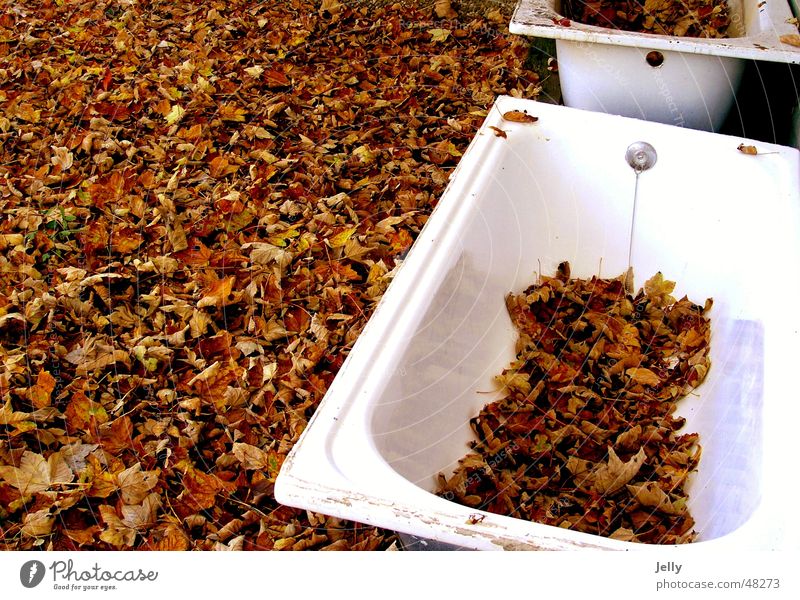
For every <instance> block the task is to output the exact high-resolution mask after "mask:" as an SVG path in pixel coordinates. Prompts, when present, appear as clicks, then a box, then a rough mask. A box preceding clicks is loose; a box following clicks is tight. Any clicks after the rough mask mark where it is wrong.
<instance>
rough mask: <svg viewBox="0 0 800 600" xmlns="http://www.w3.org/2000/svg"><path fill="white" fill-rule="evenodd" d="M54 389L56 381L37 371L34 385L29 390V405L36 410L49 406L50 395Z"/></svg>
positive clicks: (43, 372)
mask: <svg viewBox="0 0 800 600" xmlns="http://www.w3.org/2000/svg"><path fill="white" fill-rule="evenodd" d="M55 388H56V380H55V379H54V378H53V376H52V375H50V373H48V372H47V371H39V375H38V377H37V378H36V385H34V386H32V387H31V388H30V390H29V394H30V399H31V404H33V405H34V406H35V407H36V408H44V407H45V406H50V394H52V393H53V390H54V389H55Z"/></svg>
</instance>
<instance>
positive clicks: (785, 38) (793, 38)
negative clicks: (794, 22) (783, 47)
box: [778, 33, 800, 48]
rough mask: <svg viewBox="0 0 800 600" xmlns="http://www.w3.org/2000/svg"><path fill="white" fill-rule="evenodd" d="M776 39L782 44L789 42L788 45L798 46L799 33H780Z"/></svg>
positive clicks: (799, 44) (799, 43)
mask: <svg viewBox="0 0 800 600" xmlns="http://www.w3.org/2000/svg"><path fill="white" fill-rule="evenodd" d="M778 39H779V40H780V41H781V42H783V43H784V44H789V45H790V46H796V47H798V48H800V35H798V34H796V33H788V34H786V35H782V36H781V37H780V38H778Z"/></svg>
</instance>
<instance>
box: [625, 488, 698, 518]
mask: <svg viewBox="0 0 800 600" xmlns="http://www.w3.org/2000/svg"><path fill="white" fill-rule="evenodd" d="M627 488H628V491H629V492H630V493H631V494H632V495H633V497H634V498H635V499H636V501H637V502H638V503H639V504H641V505H642V506H647V507H649V508H654V509H656V510H658V511H660V512H663V513H665V514H668V515H682V514H684V513H685V512H686V503H685V502H684V501H682V500H680V501H674V502H673V500H672V499H671V498H670V497H669V496H668V495H667V494H666V492H664V490H662V489H661V488H660V487H659V486H658V484H657V483H655V482H654V481H648V482H647V483H641V484H638V485H630V484H629V485H628V486H627Z"/></svg>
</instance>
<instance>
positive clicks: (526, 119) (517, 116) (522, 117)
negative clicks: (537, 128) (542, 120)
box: [503, 110, 539, 123]
mask: <svg viewBox="0 0 800 600" xmlns="http://www.w3.org/2000/svg"><path fill="white" fill-rule="evenodd" d="M503 118H504V119H505V120H506V121H512V122H514V123H536V121H538V120H539V117H534V116H533V115H529V114H528V113H526V112H523V111H521V110H509V111H507V112H504V113H503Z"/></svg>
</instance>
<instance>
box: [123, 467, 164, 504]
mask: <svg viewBox="0 0 800 600" xmlns="http://www.w3.org/2000/svg"><path fill="white" fill-rule="evenodd" d="M159 473H160V471H158V470H156V471H142V464H141V463H136V464H135V465H133V466H132V467H128V468H127V469H125V470H124V471H121V472H119V473H117V474H116V475H115V476H114V478H115V479H116V483H117V486H118V487H119V490H120V493H121V495H122V501H123V502H125V504H139V503H140V502H142V500H144V498H145V497H146V496H147V495H148V494H149V492H150V490H152V489H153V488H154V487H155V486H156V484H157V483H158V475H159Z"/></svg>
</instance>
